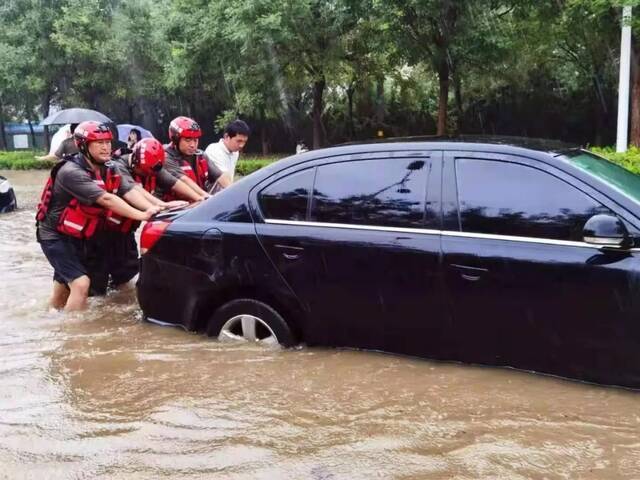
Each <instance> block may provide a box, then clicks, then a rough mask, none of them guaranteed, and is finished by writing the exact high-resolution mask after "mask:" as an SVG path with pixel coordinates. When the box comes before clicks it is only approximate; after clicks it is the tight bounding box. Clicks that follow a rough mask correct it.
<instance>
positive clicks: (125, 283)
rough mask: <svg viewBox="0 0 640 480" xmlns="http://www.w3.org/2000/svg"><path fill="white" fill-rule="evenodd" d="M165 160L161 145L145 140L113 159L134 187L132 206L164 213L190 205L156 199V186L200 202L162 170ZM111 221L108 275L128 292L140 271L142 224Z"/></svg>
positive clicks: (106, 241) (106, 238)
mask: <svg viewBox="0 0 640 480" xmlns="http://www.w3.org/2000/svg"><path fill="white" fill-rule="evenodd" d="M164 159H165V153H164V149H163V147H162V144H161V143H160V142H159V141H158V140H156V139H155V138H145V139H143V140H141V141H139V142H138V143H136V144H135V146H134V147H133V150H132V153H131V154H130V155H124V156H122V157H116V158H114V159H113V163H114V164H115V165H116V168H117V171H118V174H119V175H120V176H121V177H122V178H123V179H125V180H126V181H127V182H130V183H132V184H134V185H135V187H134V188H133V190H132V191H131V192H130V193H129V195H128V197H127V201H128V202H130V203H131V204H132V205H133V206H135V207H137V208H139V209H144V210H146V209H148V208H151V207H152V206H156V207H158V208H161V209H165V208H173V207H180V206H185V205H187V204H188V202H187V201H184V200H173V201H170V202H164V201H163V200H160V199H159V198H157V197H155V196H153V192H154V191H155V189H156V186H160V187H161V188H163V189H164V190H165V191H169V192H175V193H176V194H177V196H179V197H181V198H186V199H187V200H189V201H192V202H195V201H198V200H200V196H199V195H198V194H197V193H196V192H195V191H194V190H192V189H191V187H189V186H188V185H187V184H186V183H185V182H183V181H182V180H180V179H177V178H176V177H174V176H173V175H171V174H170V173H169V172H167V171H166V170H165V169H164V168H162V166H163V164H164ZM109 220H111V222H109V223H107V224H106V229H107V232H106V234H105V236H104V246H105V250H106V252H107V255H106V265H107V266H106V271H107V275H108V277H110V280H111V284H112V285H113V286H114V287H115V288H117V289H123V288H129V287H132V286H133V285H132V284H131V280H132V279H133V278H134V277H135V276H136V274H137V273H138V267H139V261H138V245H137V244H136V239H135V235H134V233H135V230H136V229H137V228H138V226H139V222H136V221H133V220H130V219H125V218H121V217H117V218H114V217H113V216H112V217H111V218H110V219H109Z"/></svg>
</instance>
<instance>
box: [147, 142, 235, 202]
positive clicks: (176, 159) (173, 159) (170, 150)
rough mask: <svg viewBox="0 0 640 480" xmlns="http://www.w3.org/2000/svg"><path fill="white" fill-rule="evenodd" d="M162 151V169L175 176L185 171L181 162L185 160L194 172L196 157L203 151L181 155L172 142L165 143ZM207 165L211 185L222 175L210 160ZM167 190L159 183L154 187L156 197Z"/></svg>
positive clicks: (178, 176) (179, 175)
mask: <svg viewBox="0 0 640 480" xmlns="http://www.w3.org/2000/svg"><path fill="white" fill-rule="evenodd" d="M164 151H165V153H166V156H165V160H164V167H163V169H166V170H167V172H169V173H170V174H171V175H173V176H174V177H176V178H182V177H183V176H184V175H185V173H184V170H183V169H182V167H183V164H182V162H184V161H186V162H188V163H189V165H190V166H191V168H192V169H193V171H194V172H195V171H196V169H195V167H196V158H197V156H198V155H203V154H204V152H202V151H199V152H198V154H196V155H191V156H190V157H187V156H185V155H182V154H181V153H180V152H178V150H177V149H175V148H174V147H173V145H172V144H169V145H165V146H164ZM207 167H208V170H209V182H208V183H209V184H210V185H213V184H214V183H215V182H216V180H218V178H220V175H222V170H220V169H219V168H218V167H216V166H215V165H214V164H213V162H211V161H209V160H208V161H207ZM210 185H205V189H206V188H209V186H210ZM165 192H167V189H166V188H163V187H160V185H158V188H156V194H157V196H158V197H160V198H162V195H163V194H164V193H165Z"/></svg>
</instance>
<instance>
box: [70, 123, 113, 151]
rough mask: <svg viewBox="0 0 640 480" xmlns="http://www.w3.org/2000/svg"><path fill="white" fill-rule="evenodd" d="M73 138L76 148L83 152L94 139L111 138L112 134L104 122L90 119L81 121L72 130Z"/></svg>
mask: <svg viewBox="0 0 640 480" xmlns="http://www.w3.org/2000/svg"><path fill="white" fill-rule="evenodd" d="M73 140H74V141H75V143H76V147H78V150H80V151H81V152H82V153H85V152H86V149H87V145H89V143H91V142H95V141H96V140H113V134H112V133H111V129H110V128H109V126H108V125H107V124H106V123H100V122H94V121H93V120H90V121H87V122H82V123H80V124H79V125H78V126H77V127H76V129H75V130H74V131H73Z"/></svg>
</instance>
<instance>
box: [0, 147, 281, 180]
mask: <svg viewBox="0 0 640 480" xmlns="http://www.w3.org/2000/svg"><path fill="white" fill-rule="evenodd" d="M42 154H43V153H42V152H38V151H35V152H34V151H32V150H23V151H19V152H0V170H48V169H50V168H51V167H53V165H55V161H49V160H46V161H42V160H36V159H35V158H34V157H35V155H42ZM280 158H282V157H280V156H268V157H262V156H255V155H247V156H243V157H242V158H241V159H240V161H239V162H238V166H237V168H236V173H237V175H240V176H246V175H249V174H250V173H253V172H255V171H256V170H259V169H261V168H262V167H264V166H266V165H268V164H270V163H271V162H275V161H276V160H278V159H280Z"/></svg>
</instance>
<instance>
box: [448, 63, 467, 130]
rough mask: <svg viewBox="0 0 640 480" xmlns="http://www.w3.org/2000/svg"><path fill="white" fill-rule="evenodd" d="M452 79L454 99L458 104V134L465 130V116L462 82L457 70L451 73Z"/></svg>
mask: <svg viewBox="0 0 640 480" xmlns="http://www.w3.org/2000/svg"><path fill="white" fill-rule="evenodd" d="M451 77H452V79H453V97H454V99H455V102H456V114H457V117H458V118H457V122H456V123H457V128H456V130H457V132H456V133H460V132H462V130H463V125H462V117H463V115H464V113H463V111H462V81H461V80H460V75H458V71H457V69H455V68H454V70H453V71H452V72H451Z"/></svg>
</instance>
